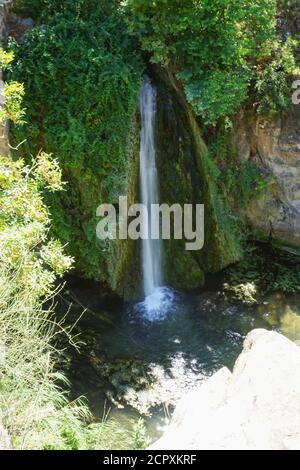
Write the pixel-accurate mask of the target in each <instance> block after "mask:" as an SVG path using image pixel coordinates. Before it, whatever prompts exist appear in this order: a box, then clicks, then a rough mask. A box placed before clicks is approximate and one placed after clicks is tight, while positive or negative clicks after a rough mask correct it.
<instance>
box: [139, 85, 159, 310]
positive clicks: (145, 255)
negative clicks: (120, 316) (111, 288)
mask: <svg viewBox="0 0 300 470" xmlns="http://www.w3.org/2000/svg"><path fill="white" fill-rule="evenodd" d="M140 112H141V121H142V128H141V146H140V187H141V203H142V204H144V205H145V206H146V207H147V208H148V224H147V220H142V224H143V227H146V226H148V238H147V239H145V240H142V268H143V283H144V294H145V297H147V298H148V296H150V298H149V299H148V300H147V299H146V301H145V302H146V303H147V304H148V303H149V307H151V306H152V304H155V305H156V307H157V306H158V303H159V300H160V299H162V297H161V296H160V295H159V294H158V291H157V288H158V287H160V286H162V283H163V276H162V246H161V245H162V243H161V240H151V237H150V234H151V219H150V214H151V204H158V203H159V191H158V176H157V168H156V161H155V142H154V128H155V114H156V90H155V88H154V87H153V86H152V85H151V82H150V80H149V78H148V77H145V79H144V82H143V86H142V89H141V92H140ZM152 224H155V227H153V228H154V229H156V230H157V229H158V228H159V220H154V221H152ZM158 233H159V232H158Z"/></svg>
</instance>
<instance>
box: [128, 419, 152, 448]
mask: <svg viewBox="0 0 300 470" xmlns="http://www.w3.org/2000/svg"><path fill="white" fill-rule="evenodd" d="M132 442H133V448H134V449H136V450H141V449H145V448H146V447H148V445H149V444H150V441H149V436H148V435H147V430H146V428H145V424H144V421H143V419H142V418H140V419H139V420H138V421H137V422H136V423H135V424H134V426H133V433H132Z"/></svg>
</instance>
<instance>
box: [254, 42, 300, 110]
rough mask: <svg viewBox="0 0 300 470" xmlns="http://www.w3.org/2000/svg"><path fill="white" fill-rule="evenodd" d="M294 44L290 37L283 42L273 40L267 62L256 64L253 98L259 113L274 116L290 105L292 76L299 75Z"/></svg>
mask: <svg viewBox="0 0 300 470" xmlns="http://www.w3.org/2000/svg"><path fill="white" fill-rule="evenodd" d="M296 45H297V42H296V40H294V39H291V38H288V39H287V41H286V42H285V43H283V44H282V43H280V42H279V41H275V42H274V43H273V45H272V51H271V57H270V58H269V60H268V61H267V63H265V64H260V65H258V66H257V79H256V86H255V92H256V93H255V99H256V103H257V111H258V113H259V114H263V115H267V116H268V117H269V118H274V117H275V116H276V115H277V114H278V112H279V111H280V110H282V109H286V108H288V107H289V106H290V105H291V82H292V77H293V76H295V77H296V76H297V75H300V68H299V67H297V63H296V59H295V56H294V54H293V50H294V49H295V47H296Z"/></svg>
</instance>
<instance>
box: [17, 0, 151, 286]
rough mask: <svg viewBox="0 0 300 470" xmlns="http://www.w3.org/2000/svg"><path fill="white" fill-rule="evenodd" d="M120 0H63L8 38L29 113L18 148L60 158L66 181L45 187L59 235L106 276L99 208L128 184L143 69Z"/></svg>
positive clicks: (87, 265)
mask: <svg viewBox="0 0 300 470" xmlns="http://www.w3.org/2000/svg"><path fill="white" fill-rule="evenodd" d="M57 3H61V2H53V1H51V2H50V1H49V2H47V4H49V5H50V4H51V5H53V8H54V5H56V4H57ZM96 3H97V4H96ZM117 3H118V2H87V3H85V2H80V1H76V2H73V1H72V2H68V1H66V2H63V3H62V4H61V8H58V9H57V12H56V14H53V15H52V13H53V12H52V13H51V15H48V16H47V18H46V14H45V15H44V19H45V22H44V23H43V24H42V25H40V26H37V27H36V28H33V29H32V30H31V31H29V32H28V33H27V34H26V35H25V37H24V39H23V40H22V43H20V44H17V43H15V42H14V43H12V47H13V49H14V52H15V55H16V62H15V66H14V67H13V70H12V74H11V77H12V78H13V79H14V80H19V81H23V82H24V86H25V89H26V95H25V98H24V106H25V107H26V109H27V112H26V120H27V121H28V125H26V126H23V127H20V126H18V125H17V126H13V128H12V135H13V136H14V139H15V141H16V142H17V143H18V142H20V141H24V139H27V142H26V143H24V144H23V145H22V146H21V147H19V151H18V156H20V155H21V156H22V155H23V156H24V158H28V156H29V155H31V154H32V155H35V154H36V153H38V152H39V150H40V149H41V148H42V149H44V150H45V151H47V152H48V153H52V154H53V155H54V156H55V158H57V159H58V160H59V163H60V166H61V168H62V170H63V178H64V180H66V181H68V187H67V191H66V192H64V193H63V195H61V194H60V193H51V194H50V195H49V194H48V195H47V196H46V198H47V204H48V206H50V209H51V216H52V218H53V229H54V236H55V237H57V238H59V239H60V240H61V241H62V243H63V244H65V243H68V248H67V249H68V250H69V253H70V254H71V255H72V256H73V257H74V258H75V259H76V267H77V268H78V270H79V271H80V272H81V274H82V275H84V276H85V277H89V278H95V279H102V280H106V281H107V277H106V278H105V276H106V275H107V269H108V268H107V257H108V256H107V242H105V241H104V242H103V241H101V240H98V239H97V237H96V230H95V228H96V225H97V218H96V208H97V206H98V205H99V204H100V203H102V202H111V203H117V202H118V196H119V195H120V194H125V193H126V192H127V178H128V168H129V166H130V162H131V160H132V153H131V139H132V135H131V132H132V128H133V122H134V116H135V110H136V106H137V94H138V90H139V86H140V78H141V74H142V65H141V61H140V58H139V54H138V53H136V52H134V51H133V45H132V42H131V41H130V39H129V35H128V32H127V29H126V25H125V22H124V19H123V16H122V14H121V12H119V11H118V10H117V8H116V9H114V5H116V6H117ZM75 7H76V8H75ZM88 7H89V9H88V10H87V8H88ZM62 8H63V12H61V9H62Z"/></svg>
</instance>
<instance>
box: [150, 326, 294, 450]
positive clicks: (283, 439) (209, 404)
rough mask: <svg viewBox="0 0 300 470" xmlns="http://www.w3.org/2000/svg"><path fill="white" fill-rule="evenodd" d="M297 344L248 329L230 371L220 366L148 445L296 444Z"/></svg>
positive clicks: (248, 447)
mask: <svg viewBox="0 0 300 470" xmlns="http://www.w3.org/2000/svg"><path fill="white" fill-rule="evenodd" d="M299 423H300V348H299V347H298V346H297V345H296V344H294V343H293V342H291V341H289V340H288V339H287V338H285V337H284V336H282V335H280V334H278V333H275V332H269V331H266V330H262V329H259V330H253V331H252V332H251V333H249V334H248V336H247V338H246V340H245V342H244V349H243V352H242V354H241V355H240V356H239V358H238V360H237V361H236V363H235V366H234V369H233V372H232V373H231V372H230V371H229V370H228V369H227V368H223V369H221V370H219V371H218V372H217V373H216V374H214V375H213V376H212V377H211V378H210V379H208V380H207V381H206V382H204V384H203V385H202V386H200V387H199V388H198V389H197V390H195V391H194V392H192V393H189V394H188V395H187V396H186V397H185V398H183V399H182V400H181V402H180V403H179V404H178V405H177V407H176V410H175V413H174V416H173V418H172V422H171V425H170V426H169V428H168V429H167V431H166V433H165V434H164V436H163V437H162V438H161V439H160V440H158V441H157V442H156V443H154V444H153V445H152V447H151V448H152V449H176V450H178V449H185V450H189V449H199V450H200V449H206V450H209V449H213V450H219V449H220V450H221V449H224V450H239V449H242V450H284V449H297V450H299V449H300V428H299Z"/></svg>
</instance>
